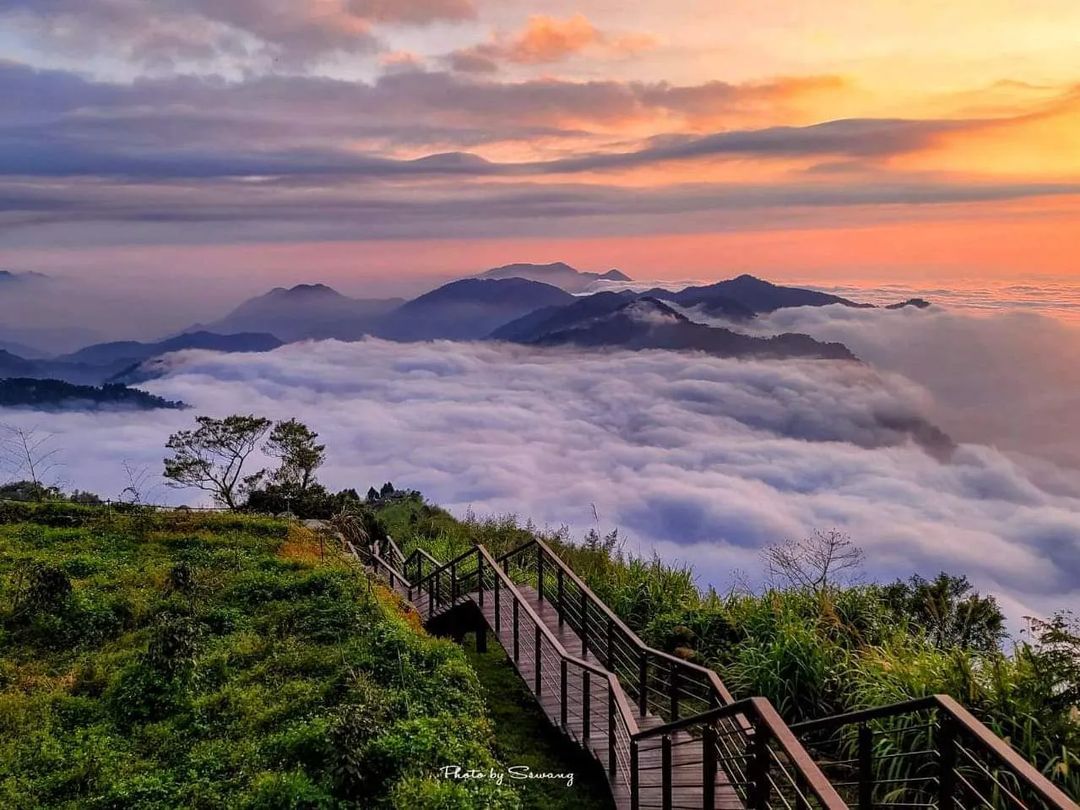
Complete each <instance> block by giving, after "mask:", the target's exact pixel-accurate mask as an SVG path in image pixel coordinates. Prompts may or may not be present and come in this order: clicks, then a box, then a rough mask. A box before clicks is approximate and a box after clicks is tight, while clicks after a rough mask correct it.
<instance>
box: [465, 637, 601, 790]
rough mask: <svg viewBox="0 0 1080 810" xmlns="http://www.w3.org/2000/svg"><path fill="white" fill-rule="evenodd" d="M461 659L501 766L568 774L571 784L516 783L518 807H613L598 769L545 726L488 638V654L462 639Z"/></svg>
mask: <svg viewBox="0 0 1080 810" xmlns="http://www.w3.org/2000/svg"><path fill="white" fill-rule="evenodd" d="M464 648H465V653H466V655H467V656H468V659H469V663H471V664H472V666H473V669H474V670H475V671H476V674H477V676H478V677H479V678H480V684H481V686H482V687H483V690H484V695H485V698H486V701H487V706H488V711H489V712H490V714H491V719H492V724H493V726H494V729H495V751H496V754H497V756H498V758H499V761H500V762H502V763H503V764H505V765H508V766H509V765H525V766H528V768H529V769H530V771H531V772H533V773H573V774H574V784H573V785H572V786H571V787H567V786H566V784H565V783H563V782H559V781H553V780H540V779H537V780H531V781H524V780H523V781H521V782H519V783H518V785H519V788H518V790H519V793H520V795H521V802H522V806H523V807H526V808H535V809H536V810H563V808H565V810H609V808H612V807H613V806H614V805H613V804H612V801H611V793H610V790H609V788H608V784H607V778H606V777H605V775H604V772H603V769H602V767H601V766H600V764H599V763H598V762H597V761H596V760H595V759H594V758H592V757H591V756H590V755H589V754H587V753H586V752H584V751H583V750H581V749H580V748H578V747H577V746H576V745H575V744H573V743H572V742H570V741H568V740H567V739H566V738H565V737H564V736H563V735H562V733H561V732H560V731H559V730H557V729H556V728H554V727H553V726H552V725H551V723H550V722H548V719H547V716H546V715H545V714H544V713H543V711H542V710H541V708H540V706H539V705H538V704H537V703H536V701H535V699H534V698H533V696H532V693H531V692H529V690H528V688H526V686H525V684H524V682H523V681H522V680H521V676H519V675H518V673H517V670H515V669H514V665H513V663H512V662H511V661H510V659H509V658H508V657H507V655H506V652H505V651H504V650H503V648H502V647H501V646H500V645H499V644H498V642H497V641H495V640H494V639H493V638H492V637H491V636H490V635H489V636H488V651H487V652H486V653H478V652H477V651H476V639H475V636H473V635H469V636H466V640H465V645H464Z"/></svg>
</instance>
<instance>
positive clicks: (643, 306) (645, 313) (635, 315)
mask: <svg viewBox="0 0 1080 810" xmlns="http://www.w3.org/2000/svg"><path fill="white" fill-rule="evenodd" d="M618 316H623V317H626V318H630V319H631V320H633V321H637V322H638V323H643V324H646V325H649V326H660V325H662V324H673V323H680V322H683V321H686V322H689V320H690V319H689V318H687V317H686V316H685V315H683V314H681V313H679V312H677V311H675V310H674V309H672V308H671V307H670V306H668V305H667V304H665V303H664V302H663V301H660V300H658V299H656V298H651V297H649V296H645V297H643V298H638V299H636V300H634V301H630V302H629V303H627V304H623V305H622V306H621V307H619V308H618V309H617V310H615V311H614V312H613V313H611V315H608V316H605V317H608V318H611V317H618Z"/></svg>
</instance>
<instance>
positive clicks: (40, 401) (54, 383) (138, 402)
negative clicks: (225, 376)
mask: <svg viewBox="0 0 1080 810" xmlns="http://www.w3.org/2000/svg"><path fill="white" fill-rule="evenodd" d="M0 407H3V408H19V407H26V408H33V409H35V410H39V411H49V410H97V409H99V408H111V409H122V410H139V411H146V410H153V409H156V408H167V409H178V408H186V407H187V406H186V405H185V404H184V403H183V402H174V401H172V400H167V399H164V398H163V397H159V396H155V395H154V394H148V393H147V392H146V391H140V390H139V389H137V388H128V387H127V386H124V385H118V384H115V383H106V384H105V385H102V386H100V387H96V386H90V385H72V384H71V383H67V382H64V381H62V380H48V379H45V380H39V379H29V378H25V377H14V378H10V379H6V380H0Z"/></svg>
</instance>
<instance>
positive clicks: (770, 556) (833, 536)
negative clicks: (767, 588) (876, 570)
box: [764, 529, 864, 593]
mask: <svg viewBox="0 0 1080 810" xmlns="http://www.w3.org/2000/svg"><path fill="white" fill-rule="evenodd" d="M863 556H864V555H863V552H862V549H861V548H859V547H858V546H856V545H855V544H854V543H853V542H851V538H850V537H849V536H848V535H846V534H844V533H843V532H841V531H838V530H836V529H830V530H829V531H821V530H820V529H814V531H813V533H811V535H810V536H809V537H806V538H804V539H802V540H788V541H786V542H784V543H781V544H780V545H777V546H770V547H769V548H767V549H765V552H764V557H765V563H766V565H767V567H768V572H769V578H770V579H771V580H772V581H773V583H774V584H776V583H779V584H781V585H787V586H790V587H795V588H805V589H807V590H811V591H814V592H816V593H821V592H822V591H825V590H827V589H828V587H829V586H830V585H831V584H835V583H836V582H837V581H838V580H840V579H842V578H844V577H845V576H850V575H851V574H853V573H855V572H856V571H857V570H858V569H859V568H861V567H862V563H863Z"/></svg>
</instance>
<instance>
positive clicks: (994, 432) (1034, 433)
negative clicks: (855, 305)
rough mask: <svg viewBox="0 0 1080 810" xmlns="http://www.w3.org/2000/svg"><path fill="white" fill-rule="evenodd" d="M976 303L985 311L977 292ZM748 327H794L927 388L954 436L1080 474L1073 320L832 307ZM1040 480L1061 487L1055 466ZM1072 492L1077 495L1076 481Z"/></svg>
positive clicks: (1079, 379)
mask: <svg viewBox="0 0 1080 810" xmlns="http://www.w3.org/2000/svg"><path fill="white" fill-rule="evenodd" d="M930 295H931V297H932V294H930ZM958 297H959V296H957V295H956V294H954V295H953V296H952V297H951V298H952V301H953V302H956V301H957V299H958ZM975 301H976V303H977V305H978V306H979V307H980V308H981V307H982V306H984V302H983V301H982V297H981V296H976V297H975ZM699 317H700V316H699ZM706 320H708V319H706ZM752 327H753V330H754V331H755V332H757V333H759V334H775V333H778V332H787V331H798V332H806V333H808V334H810V335H813V336H814V337H817V338H819V339H821V340H835V341H840V342H842V343H844V344H845V345H847V346H848V347H849V348H850V349H851V350H852V351H853V352H855V354H856V355H858V356H859V357H860V358H862V359H864V360H867V361H869V362H870V363H872V364H873V365H874V366H875V367H877V368H880V369H884V370H886V371H889V372H895V373H898V374H902V375H903V376H904V377H906V378H907V379H910V380H912V381H913V382H915V383H917V384H918V385H920V386H923V387H924V388H925V389H926V390H927V391H929V392H930V394H931V395H932V398H931V400H930V403H931V404H930V405H929V408H928V410H929V414H930V417H931V418H932V419H933V420H934V421H935V422H937V423H938V424H940V425H941V426H942V427H943V428H944V429H945V430H946V431H947V432H948V433H950V434H951V435H952V436H953V437H954V438H957V439H959V440H961V441H969V442H982V443H985V444H992V445H995V446H997V447H1000V448H1002V449H1007V450H1009V451H1011V452H1014V453H1017V454H1020V455H1021V456H1023V457H1032V456H1034V457H1039V458H1048V459H1051V460H1054V461H1056V462H1058V463H1060V464H1062V465H1064V466H1066V467H1069V468H1072V469H1080V438H1076V437H1080V327H1077V326H1076V325H1075V324H1073V325H1070V324H1066V323H1062V322H1061V321H1059V320H1057V319H1055V318H1051V317H1047V316H1045V315H1039V314H1035V313H1030V312H1028V313H1025V312H1021V311H1017V310H1005V311H997V312H992V313H990V314H986V315H984V316H982V317H975V316H972V315H969V314H962V313H960V312H956V311H951V310H949V309H943V308H940V307H932V308H930V309H926V310H918V309H910V308H906V309H901V310H855V309H850V308H848V307H840V306H831V307H822V308H811V307H799V308H794V309H784V310H778V311H776V312H774V313H772V314H770V315H766V316H762V317H761V318H759V319H758V320H757V321H756V322H755V323H754V324H753V325H752ZM740 328H743V327H742V326H740ZM1046 481H1047V482H1048V484H1049V485H1053V486H1066V485H1067V479H1061V478H1060V476H1058V475H1057V473H1056V472H1054V471H1052V470H1051V471H1048V477H1047V479H1046ZM1069 488H1070V489H1071V491H1073V492H1074V493H1076V494H1080V484H1076V483H1073V484H1072V485H1071V486H1070V487H1069Z"/></svg>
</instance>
